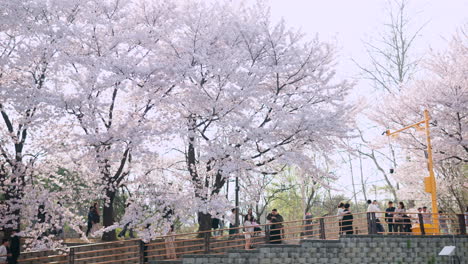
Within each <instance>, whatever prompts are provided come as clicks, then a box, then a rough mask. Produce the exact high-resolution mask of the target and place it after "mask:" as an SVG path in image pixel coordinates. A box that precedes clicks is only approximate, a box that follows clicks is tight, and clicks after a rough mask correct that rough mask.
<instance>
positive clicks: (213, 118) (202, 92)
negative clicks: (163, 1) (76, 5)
mask: <svg viewBox="0 0 468 264" xmlns="http://www.w3.org/2000/svg"><path fill="white" fill-rule="evenodd" d="M187 7H188V9H189V10H190V12H186V17H185V18H184V20H183V24H181V29H180V30H181V31H180V37H178V38H176V39H175V40H173V41H172V43H171V46H172V47H173V59H172V61H174V62H176V66H174V67H177V69H178V70H179V72H178V73H179V76H180V77H179V80H180V81H179V83H178V84H177V85H176V88H175V89H176V91H177V92H175V95H174V96H175V97H174V102H176V103H175V104H174V105H173V106H172V108H171V109H170V110H171V112H167V115H169V114H172V115H173V116H174V117H175V118H176V119H175V121H174V122H173V127H174V133H175V134H177V135H178V136H179V137H180V139H181V140H183V142H184V144H183V146H181V147H179V148H177V150H178V152H180V153H183V158H184V160H185V163H186V168H187V171H188V173H189V174H190V175H191V180H192V183H193V184H194V186H195V187H194V190H195V196H196V197H197V198H199V199H200V200H202V201H205V202H206V203H207V204H208V203H210V202H211V201H212V200H213V197H217V196H218V195H219V192H220V191H221V188H222V187H223V186H224V184H225V182H226V180H227V179H228V178H230V177H244V175H246V173H245V172H248V171H252V172H256V173H260V174H274V173H278V172H279V171H281V170H282V169H283V168H285V166H286V165H290V166H298V167H300V168H302V169H303V170H305V171H307V170H311V169H312V168H313V166H312V165H311V164H312V163H311V162H310V161H311V155H310V153H312V152H314V151H322V152H328V151H330V150H332V149H333V148H334V147H335V145H336V144H337V143H336V141H335V140H334V139H337V138H340V137H344V136H345V135H346V132H347V131H348V130H349V127H348V125H349V123H350V120H352V118H351V117H352V111H351V110H352V109H351V108H350V107H349V106H348V105H346V103H344V98H345V96H346V94H347V92H348V90H349V89H350V88H351V87H352V86H351V85H350V84H349V83H347V82H337V81H335V80H334V74H335V72H334V69H333V64H334V50H333V47H332V46H331V45H329V44H326V43H322V42H320V41H319V40H318V39H317V38H315V39H313V40H312V41H306V40H305V38H304V35H303V34H302V33H301V32H297V31H294V30H292V29H289V28H287V26H286V25H285V23H284V22H280V23H278V24H275V25H273V24H272V23H271V22H270V21H269V13H268V12H267V11H265V9H264V8H261V7H259V6H242V5H241V6H238V5H235V4H232V3H214V4H202V5H190V4H189V5H188V6H187ZM174 113H177V114H176V115H174ZM198 221H199V227H200V230H208V229H210V228H211V227H210V224H211V216H210V214H209V213H208V212H207V211H204V210H200V211H199V213H198Z"/></svg>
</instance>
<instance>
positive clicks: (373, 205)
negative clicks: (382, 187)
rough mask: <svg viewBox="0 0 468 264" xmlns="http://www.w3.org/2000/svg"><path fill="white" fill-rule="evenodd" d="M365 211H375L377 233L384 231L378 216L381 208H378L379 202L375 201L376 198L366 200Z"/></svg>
mask: <svg viewBox="0 0 468 264" xmlns="http://www.w3.org/2000/svg"><path fill="white" fill-rule="evenodd" d="M367 204H368V206H367V212H368V213H371V212H372V213H375V217H376V220H375V222H376V226H377V233H379V234H381V233H383V232H385V229H384V228H383V226H382V224H381V223H380V220H379V217H381V213H380V212H381V210H380V208H379V204H378V203H377V200H374V201H373V202H372V201H371V200H367Z"/></svg>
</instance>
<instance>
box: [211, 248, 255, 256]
mask: <svg viewBox="0 0 468 264" xmlns="http://www.w3.org/2000/svg"><path fill="white" fill-rule="evenodd" d="M227 253H260V250H258V249H253V250H252V249H251V250H245V249H230V250H228V251H227ZM217 256H219V255H217Z"/></svg>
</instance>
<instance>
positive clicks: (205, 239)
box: [203, 232, 211, 254]
mask: <svg viewBox="0 0 468 264" xmlns="http://www.w3.org/2000/svg"><path fill="white" fill-rule="evenodd" d="M210 234H211V232H205V233H203V242H204V244H205V246H204V247H205V254H209V253H210Z"/></svg>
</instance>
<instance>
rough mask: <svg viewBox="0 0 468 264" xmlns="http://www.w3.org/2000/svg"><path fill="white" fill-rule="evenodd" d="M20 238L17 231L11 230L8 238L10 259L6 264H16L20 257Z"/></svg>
mask: <svg viewBox="0 0 468 264" xmlns="http://www.w3.org/2000/svg"><path fill="white" fill-rule="evenodd" d="M20 248H21V247H20V237H19V236H18V230H13V232H12V233H11V237H10V252H11V257H10V259H9V263H8V264H17V263H18V258H19V256H20V250H21V249H20Z"/></svg>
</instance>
